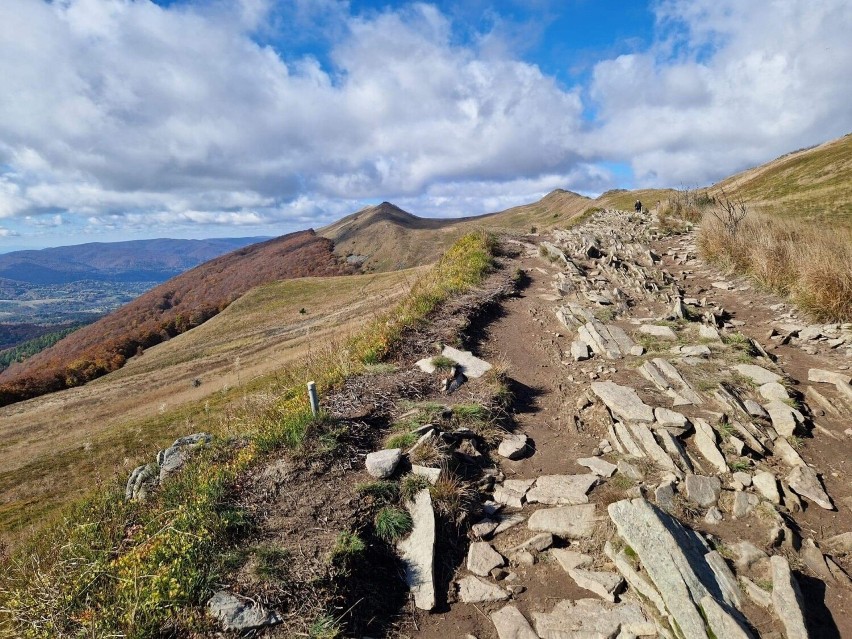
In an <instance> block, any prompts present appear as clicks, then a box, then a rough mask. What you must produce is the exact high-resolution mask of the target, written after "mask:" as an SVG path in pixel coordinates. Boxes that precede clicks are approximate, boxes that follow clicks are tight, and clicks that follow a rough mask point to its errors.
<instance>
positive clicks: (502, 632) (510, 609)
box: [491, 606, 539, 639]
mask: <svg viewBox="0 0 852 639" xmlns="http://www.w3.org/2000/svg"><path fill="white" fill-rule="evenodd" d="M491 622H492V623H493V624H494V629H495V630H496V631H497V637H499V639H539V636H538V635H537V634H536V633H535V631H534V630H533V629H532V626H530V624H529V622H528V621H527V620H526V617H524V616H523V615H522V614H521V611H520V610H518V609H517V608H515V606H505V607H503V608H501V609H500V610H498V611H497V612H492V613H491Z"/></svg>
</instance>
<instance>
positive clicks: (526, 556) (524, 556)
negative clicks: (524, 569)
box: [509, 550, 536, 566]
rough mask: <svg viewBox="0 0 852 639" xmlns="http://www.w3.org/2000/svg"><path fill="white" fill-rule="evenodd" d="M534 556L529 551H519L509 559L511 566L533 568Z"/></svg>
mask: <svg viewBox="0 0 852 639" xmlns="http://www.w3.org/2000/svg"><path fill="white" fill-rule="evenodd" d="M535 557H536V556H535V555H534V554H533V553H532V552H530V551H529V550H519V551H518V552H515V553H512V554H511V555H510V556H509V559H510V560H511V562H512V565H513V566H533V565H535Z"/></svg>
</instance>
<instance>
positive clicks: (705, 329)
mask: <svg viewBox="0 0 852 639" xmlns="http://www.w3.org/2000/svg"><path fill="white" fill-rule="evenodd" d="M698 337H700V338H701V339H707V340H712V341H714V342H721V341H722V336H721V335H719V331H717V330H716V329H715V328H714V327H713V326H707V325H706V324H702V325H701V326H699V327H698Z"/></svg>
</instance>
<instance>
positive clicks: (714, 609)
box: [701, 595, 754, 639]
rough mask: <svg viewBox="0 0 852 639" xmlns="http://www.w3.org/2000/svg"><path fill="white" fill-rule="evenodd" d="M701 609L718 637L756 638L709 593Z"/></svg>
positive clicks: (734, 638) (727, 638) (731, 638)
mask: <svg viewBox="0 0 852 639" xmlns="http://www.w3.org/2000/svg"><path fill="white" fill-rule="evenodd" d="M701 609H702V610H703V611H704V616H705V617H707V623H708V625H709V626H710V629H711V630H712V631H713V634H714V635H715V636H716V637H725V639H754V635H752V634H751V632H750V631H749V630H748V629H747V628H745V627H744V626H743V625H742V624H740V622H739V621H738V620H737V619H736V617H734V616H733V615H730V614H728V613H727V612H726V611H725V610H724V608H722V606H721V605H719V602H718V601H716V600H715V599H713V597H711V596H710V595H707V596H706V597H704V598H703V599H702V600H701Z"/></svg>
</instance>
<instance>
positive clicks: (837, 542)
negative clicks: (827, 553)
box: [821, 532, 852, 552]
mask: <svg viewBox="0 0 852 639" xmlns="http://www.w3.org/2000/svg"><path fill="white" fill-rule="evenodd" d="M821 543H822V545H823V546H825V547H826V548H828V549H829V550H832V551H834V552H852V532H845V533H840V534H839V535H834V536H833V537H828V538H826V539H823V540H822V542H821Z"/></svg>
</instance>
